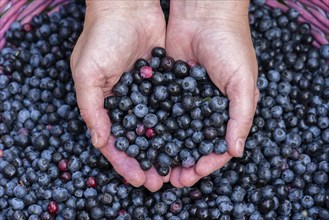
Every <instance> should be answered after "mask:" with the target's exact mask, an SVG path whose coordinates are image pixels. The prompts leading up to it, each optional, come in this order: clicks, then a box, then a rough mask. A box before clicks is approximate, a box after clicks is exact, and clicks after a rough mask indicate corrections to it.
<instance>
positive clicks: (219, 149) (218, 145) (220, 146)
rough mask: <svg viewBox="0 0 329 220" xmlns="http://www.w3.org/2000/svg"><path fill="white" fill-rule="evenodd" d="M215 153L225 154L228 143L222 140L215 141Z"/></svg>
mask: <svg viewBox="0 0 329 220" xmlns="http://www.w3.org/2000/svg"><path fill="white" fill-rule="evenodd" d="M213 151H214V153H215V154H224V153H225V152H226V151H227V143H226V141H225V140H221V139H215V140H214V149H213Z"/></svg>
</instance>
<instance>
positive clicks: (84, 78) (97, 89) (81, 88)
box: [73, 67, 110, 148]
mask: <svg viewBox="0 0 329 220" xmlns="http://www.w3.org/2000/svg"><path fill="white" fill-rule="evenodd" d="M84 71H85V70H82V69H81V68H80V67H78V68H76V69H75V72H74V74H73V76H74V82H75V89H76V94H77V102H78V106H79V110H80V114H81V116H82V118H83V119H84V121H85V122H86V125H87V127H88V129H89V132H90V134H91V139H92V143H93V145H94V146H95V147H97V148H100V147H103V146H104V145H106V143H107V141H108V138H109V135H110V119H109V117H108V114H107V111H106V110H105V109H104V93H103V90H102V87H101V86H102V84H103V83H105V80H104V79H102V77H101V75H102V74H97V73H94V74H91V73H90V74H87V73H85V72H84Z"/></svg>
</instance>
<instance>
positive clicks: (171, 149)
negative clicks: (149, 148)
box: [164, 142, 179, 157]
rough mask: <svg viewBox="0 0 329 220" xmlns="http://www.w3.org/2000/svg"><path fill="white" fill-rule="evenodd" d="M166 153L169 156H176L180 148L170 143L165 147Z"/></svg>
mask: <svg viewBox="0 0 329 220" xmlns="http://www.w3.org/2000/svg"><path fill="white" fill-rule="evenodd" d="M164 152H165V153H166V154H167V155H169V156H172V157H174V156H176V155H177V154H178V152H179V147H178V146H177V145H176V144H175V143H174V142H168V143H166V145H165V146H164Z"/></svg>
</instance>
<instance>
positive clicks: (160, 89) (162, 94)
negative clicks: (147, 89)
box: [154, 86, 168, 101]
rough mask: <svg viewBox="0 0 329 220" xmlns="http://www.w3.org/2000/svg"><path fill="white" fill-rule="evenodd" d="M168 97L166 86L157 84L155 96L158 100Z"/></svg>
mask: <svg viewBox="0 0 329 220" xmlns="http://www.w3.org/2000/svg"><path fill="white" fill-rule="evenodd" d="M167 97H168V92H167V88H166V87H165V86H156V87H155V88H154V98H155V99H156V100H157V101H164V100H165V99H166V98H167Z"/></svg>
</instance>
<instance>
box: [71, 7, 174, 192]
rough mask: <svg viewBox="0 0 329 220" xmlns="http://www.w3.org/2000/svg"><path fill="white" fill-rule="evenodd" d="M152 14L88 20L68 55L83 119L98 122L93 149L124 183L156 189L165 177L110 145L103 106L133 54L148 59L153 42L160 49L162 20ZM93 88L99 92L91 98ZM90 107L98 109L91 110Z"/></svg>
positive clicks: (132, 60) (163, 39) (131, 59)
mask: <svg viewBox="0 0 329 220" xmlns="http://www.w3.org/2000/svg"><path fill="white" fill-rule="evenodd" d="M160 12H161V11H159V13H160ZM152 18H156V19H152V20H151V22H150V20H149V19H148V17H147V16H144V17H143V16H142V17H141V18H138V19H137V18H136V19H132V18H127V19H122V16H121V17H115V16H113V15H107V16H105V17H102V18H97V19H90V20H88V22H86V24H85V25H86V27H85V29H84V30H85V31H83V33H82V34H81V36H80V38H79V40H78V42H77V45H76V47H75V49H74V52H73V54H72V59H71V67H72V70H73V78H74V81H75V87H76V90H77V99H78V105H79V108H80V113H81V115H82V117H83V118H84V120H85V121H86V123H87V125H90V124H91V123H95V121H98V122H99V123H98V124H96V125H94V126H93V127H96V129H97V130H98V132H99V133H98V135H97V136H99V137H100V138H98V141H97V144H96V145H97V147H100V151H101V152H102V154H103V155H104V156H105V157H106V158H107V159H108V160H109V161H110V162H111V164H112V166H113V167H114V169H115V170H116V171H117V172H118V173H119V174H121V175H122V176H123V177H125V178H126V179H127V180H128V182H131V183H132V184H133V185H135V186H139V185H141V184H143V185H145V186H146V187H147V188H149V189H150V190H157V189H159V188H161V186H162V184H163V181H164V180H165V179H163V178H162V177H160V176H159V175H158V174H157V173H156V171H155V169H154V168H152V169H151V170H149V171H147V172H144V171H142V170H141V169H140V167H139V164H138V162H137V161H136V160H135V159H133V158H130V157H128V156H127V155H126V154H125V153H124V152H119V151H118V150H117V149H116V148H115V147H114V137H113V136H110V137H109V136H108V135H109V133H110V121H109V118H108V116H107V113H106V111H105V109H103V108H102V104H103V100H104V98H105V97H107V96H109V95H111V91H112V87H113V86H114V85H115V84H116V83H117V82H118V80H119V78H120V76H121V74H122V73H123V72H124V71H127V70H129V69H131V68H132V66H133V64H134V61H135V60H136V59H137V58H140V57H143V58H148V57H150V51H151V49H152V48H153V47H155V46H162V47H164V43H165V21H164V19H163V18H161V16H159V15H157V14H155V15H152ZM123 27H124V28H123ZM86 88H88V89H86ZM91 92H92V93H93V94H97V95H94V96H92V97H91V96H90V93H91ZM90 103H92V104H90ZM90 105H92V106H90ZM91 108H97V109H95V111H94V112H91V111H90V109H91ZM100 142H101V143H100ZM94 145H95V144H94ZM167 179H168V178H167Z"/></svg>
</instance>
